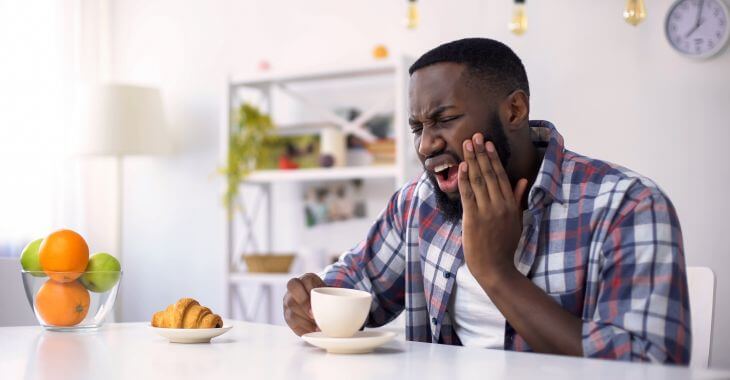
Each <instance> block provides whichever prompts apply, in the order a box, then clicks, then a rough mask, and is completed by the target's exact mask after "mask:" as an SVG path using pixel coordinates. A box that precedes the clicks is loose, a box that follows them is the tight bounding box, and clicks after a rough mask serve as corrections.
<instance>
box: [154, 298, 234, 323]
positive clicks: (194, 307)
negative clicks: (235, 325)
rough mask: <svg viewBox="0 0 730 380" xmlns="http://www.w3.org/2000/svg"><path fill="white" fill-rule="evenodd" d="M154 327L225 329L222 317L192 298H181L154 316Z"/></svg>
mask: <svg viewBox="0 0 730 380" xmlns="http://www.w3.org/2000/svg"><path fill="white" fill-rule="evenodd" d="M152 326H154V327H165V328H171V329H210V328H220V327H223V320H222V319H221V317H220V315H218V314H213V312H212V311H210V309H208V308H207V307H205V306H201V305H200V304H199V303H198V301H196V300H194V299H192V298H181V299H180V300H179V301H177V302H176V303H174V304H172V305H170V306H168V307H167V308H166V309H165V310H162V311H158V312H156V313H155V314H154V315H153V316H152Z"/></svg>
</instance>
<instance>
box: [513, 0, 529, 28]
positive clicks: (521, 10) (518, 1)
mask: <svg viewBox="0 0 730 380" xmlns="http://www.w3.org/2000/svg"><path fill="white" fill-rule="evenodd" d="M509 30H510V32H512V33H514V34H516V35H518V36H521V35H523V34H525V32H526V31H527V10H526V9H525V0H515V8H514V9H513V10H512V20H511V21H510V23H509Z"/></svg>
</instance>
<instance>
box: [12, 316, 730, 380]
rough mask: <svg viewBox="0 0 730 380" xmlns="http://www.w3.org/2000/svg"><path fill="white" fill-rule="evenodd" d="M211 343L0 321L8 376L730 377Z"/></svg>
mask: <svg viewBox="0 0 730 380" xmlns="http://www.w3.org/2000/svg"><path fill="white" fill-rule="evenodd" d="M229 323H230V324H231V325H233V329H231V330H230V331H229V332H228V333H226V334H225V335H222V336H220V337H218V338H214V339H213V340H212V341H211V343H208V344H177V343H170V342H168V341H167V340H165V338H162V337H160V336H158V335H157V334H155V333H154V331H153V330H152V328H151V327H150V326H149V325H148V324H147V323H111V324H107V325H105V326H104V327H102V328H101V329H99V330H98V331H95V332H85V333H75V332H74V333H68V332H52V331H44V330H43V329H42V328H41V327H37V326H32V327H31V326H28V327H3V328H0V378H2V379H135V380H140V379H163V380H164V379H197V380H200V379H229V378H230V379H234V378H235V379H307V378H311V379H338V380H343V379H344V380H358V379H449V380H452V379H477V378H478V379H510V380H519V379H535V378H540V379H541V380H546V379H560V380H571V379H581V380H583V379H611V380H613V379H641V380H647V379H682V380H686V379H730V372H721V371H711V370H704V369H703V370H697V369H689V368H682V367H673V366H663V365H656V364H640V363H619V362H611V361H607V360H597V359H580V358H569V357H562V356H556V355H541V354H531V353H518V352H505V351H501V350H487V349H477V348H464V347H455V346H446V345H440V344H427V343H416V342H407V341H405V340H403V339H402V338H401V339H396V340H393V341H391V342H389V343H388V344H386V345H385V346H383V347H380V348H378V349H377V350H376V351H375V352H373V353H370V354H361V355H335V354H328V353H326V352H325V351H323V350H321V349H318V348H315V347H313V346H310V345H308V344H307V343H306V342H304V341H303V340H301V339H300V338H299V337H297V336H296V335H294V334H293V333H292V332H291V331H290V330H289V329H288V328H286V327H281V326H273V325H264V324H255V323H247V322H237V321H227V324H229Z"/></svg>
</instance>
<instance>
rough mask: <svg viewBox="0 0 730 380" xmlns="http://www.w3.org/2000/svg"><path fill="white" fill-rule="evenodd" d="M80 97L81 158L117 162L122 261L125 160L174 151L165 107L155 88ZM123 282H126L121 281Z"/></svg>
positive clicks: (118, 87)
mask: <svg viewBox="0 0 730 380" xmlns="http://www.w3.org/2000/svg"><path fill="white" fill-rule="evenodd" d="M87 90H88V91H86V93H85V94H84V95H83V96H81V100H80V103H81V123H80V124H81V125H80V147H79V148H80V153H81V155H82V156H106V157H114V159H115V163H116V168H115V170H116V187H117V194H116V198H117V199H116V207H117V210H116V211H117V213H116V215H117V218H116V225H115V228H116V239H115V240H116V242H115V245H116V247H115V248H116V252H114V253H113V255H114V256H116V257H117V258H118V259H119V260H120V261H121V262H122V268H123V269H124V261H123V259H122V256H123V252H122V249H123V247H122V229H123V224H122V223H123V212H124V194H123V191H124V158H125V157H127V156H147V155H161V154H166V153H169V152H170V150H171V143H170V139H169V137H168V134H167V127H166V123H165V117H164V112H163V107H162V97H161V96H160V92H159V91H158V90H157V89H155V88H150V87H140V86H131V85H122V84H103V85H99V86H94V87H90V88H88V89H87ZM122 281H123V280H122ZM123 289H124V284H122V286H121V287H120V290H121V293H120V294H119V295H117V297H118V299H117V301H116V304H115V312H114V316H115V320H117V321H118V320H120V319H121V313H122V311H121V306H122V299H123V293H124V292H123Z"/></svg>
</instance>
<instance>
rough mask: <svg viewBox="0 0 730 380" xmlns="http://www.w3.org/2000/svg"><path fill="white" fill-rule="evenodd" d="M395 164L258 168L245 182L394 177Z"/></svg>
mask: <svg viewBox="0 0 730 380" xmlns="http://www.w3.org/2000/svg"><path fill="white" fill-rule="evenodd" d="M396 177H397V170H396V168H395V166H363V167H340V168H317V169H293V170H258V171H255V172H253V173H251V174H250V175H249V176H248V177H247V178H246V182H247V183H272V182H296V181H326V180H342V179H358V178H394V179H395V178H396Z"/></svg>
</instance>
